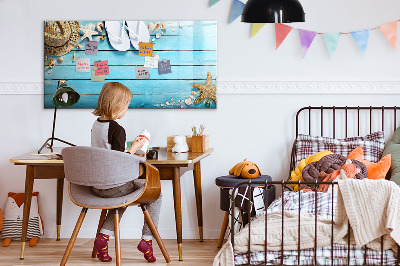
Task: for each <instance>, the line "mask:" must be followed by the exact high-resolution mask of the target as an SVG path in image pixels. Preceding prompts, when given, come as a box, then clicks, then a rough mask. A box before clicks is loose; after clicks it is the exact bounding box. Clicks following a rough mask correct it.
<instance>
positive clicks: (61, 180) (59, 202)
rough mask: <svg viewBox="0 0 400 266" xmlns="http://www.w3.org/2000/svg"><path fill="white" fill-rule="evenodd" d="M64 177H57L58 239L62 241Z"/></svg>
mask: <svg viewBox="0 0 400 266" xmlns="http://www.w3.org/2000/svg"><path fill="white" fill-rule="evenodd" d="M63 192H64V178H57V241H60V231H61V216H62V203H63Z"/></svg>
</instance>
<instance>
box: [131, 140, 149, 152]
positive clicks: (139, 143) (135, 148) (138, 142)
mask: <svg viewBox="0 0 400 266" xmlns="http://www.w3.org/2000/svg"><path fill="white" fill-rule="evenodd" d="M146 141H147V140H146V139H145V138H139V137H136V138H135V140H134V141H133V142H132V145H131V148H130V149H129V152H130V153H131V154H135V153H136V152H137V151H138V150H139V149H140V148H142V147H143V145H144V144H145V143H146Z"/></svg>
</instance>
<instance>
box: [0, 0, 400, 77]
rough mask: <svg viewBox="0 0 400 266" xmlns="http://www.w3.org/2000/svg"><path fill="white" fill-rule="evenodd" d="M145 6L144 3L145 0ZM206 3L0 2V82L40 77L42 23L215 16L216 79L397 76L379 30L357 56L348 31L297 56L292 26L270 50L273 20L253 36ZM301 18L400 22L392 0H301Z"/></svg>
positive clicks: (226, 2) (325, 22) (320, 27)
mask: <svg viewBox="0 0 400 266" xmlns="http://www.w3.org/2000/svg"><path fill="white" fill-rule="evenodd" d="M142 3H143V4H142ZM144 3H145V4H144ZM208 3H209V0H168V1H161V0H158V1H157V0H146V1H143V2H140V1H132V0H119V1H105V0H100V1H99V0H98V1H93V0H85V1H80V0H69V1H53V0H41V1H29V0H1V1H0V32H1V33H2V37H1V40H2V41H1V46H0V47H1V49H0V58H1V60H2V63H1V65H0V81H2V82H41V81H42V80H43V71H42V65H43V34H42V33H43V21H44V20H57V19H59V20H97V19H98V20H129V19H132V20H139V19H140V20H152V19H160V20H217V21H218V80H220V81H269V80H277V81H283V80H306V81H310V80H318V81H327V80H328V81H331V80H340V81H343V80H379V81H381V80H398V77H399V75H397V73H398V72H397V71H398V70H397V67H398V62H400V60H399V58H400V52H395V51H393V50H392V49H391V47H390V45H389V43H388V42H387V41H386V40H385V38H384V36H383V35H382V34H381V32H380V31H379V30H374V31H372V32H371V36H370V42H369V47H368V50H367V53H366V55H365V56H362V55H361V53H360V51H359V49H358V47H357V45H356V43H355V42H354V40H353V38H352V37H351V35H344V36H342V39H341V42H340V44H339V47H338V50H337V52H336V56H335V57H334V59H332V60H331V59H330V58H329V55H328V52H327V49H326V47H325V44H324V41H323V37H322V36H321V35H319V36H317V37H316V39H315V40H314V43H313V44H312V45H311V48H310V50H309V52H308V54H307V55H306V58H305V59H301V47H300V43H299V37H298V32H297V31H292V32H291V33H290V34H289V36H288V37H287V39H286V40H285V41H284V42H283V44H282V45H281V47H280V48H279V49H278V50H277V51H275V30H274V25H273V24H268V25H266V26H264V28H263V29H261V31H260V32H259V33H258V34H257V35H256V36H255V37H254V38H253V39H250V34H251V25H250V24H247V23H241V22H240V18H239V19H237V20H236V21H235V22H233V23H232V24H228V22H227V21H228V19H229V15H230V9H231V4H232V0H221V1H220V2H218V3H217V4H215V5H214V6H213V7H212V8H208ZM301 3H302V5H303V7H304V10H305V13H306V22H305V23H293V24H292V26H294V27H295V28H299V27H300V28H302V29H307V30H314V31H319V32H338V31H342V32H348V31H354V30H362V29H365V28H372V27H376V26H379V25H381V24H384V23H387V22H390V21H393V20H397V19H399V13H398V10H399V9H400V2H399V1H393V0H381V1H378V2H377V1H373V0H352V1H348V0H336V1H332V0H328V1H316V0H302V1H301Z"/></svg>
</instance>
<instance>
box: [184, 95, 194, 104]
mask: <svg viewBox="0 0 400 266" xmlns="http://www.w3.org/2000/svg"><path fill="white" fill-rule="evenodd" d="M185 103H186V104H187V105H191V104H193V102H192V98H191V97H189V98H187V99H186V100H185Z"/></svg>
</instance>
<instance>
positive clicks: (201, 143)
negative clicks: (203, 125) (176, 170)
mask: <svg viewBox="0 0 400 266" xmlns="http://www.w3.org/2000/svg"><path fill="white" fill-rule="evenodd" d="M208 141H209V136H208V135H203V136H192V152H205V151H207V150H208Z"/></svg>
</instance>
